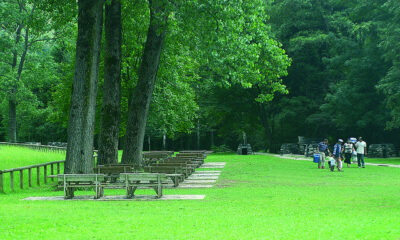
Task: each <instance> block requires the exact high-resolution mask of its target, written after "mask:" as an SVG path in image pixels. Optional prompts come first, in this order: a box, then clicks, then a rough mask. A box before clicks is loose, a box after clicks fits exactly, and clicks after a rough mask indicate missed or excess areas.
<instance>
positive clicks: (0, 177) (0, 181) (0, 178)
mask: <svg viewBox="0 0 400 240" xmlns="http://www.w3.org/2000/svg"><path fill="white" fill-rule="evenodd" d="M0 145H4V146H18V147H27V148H31V149H34V150H39V151H66V150H67V148H66V147H56V146H48V145H35V144H23V143H9V142H0ZM96 158H97V150H93V161H94V162H96ZM64 163H65V160H62V161H54V162H48V163H42V164H37V165H31V166H25V167H20V168H12V169H6V170H0V193H4V174H5V173H10V187H11V190H14V173H15V172H19V181H20V184H19V186H20V188H21V189H23V188H24V170H27V171H28V185H29V187H32V169H36V184H37V185H38V186H40V168H41V167H43V168H44V174H43V180H44V183H45V184H46V183H47V178H48V177H47V176H48V174H47V167H48V166H49V165H50V175H54V166H55V165H56V166H57V174H60V164H64ZM51 180H52V181H54V178H51Z"/></svg>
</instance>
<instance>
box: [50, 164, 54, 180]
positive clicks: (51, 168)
mask: <svg viewBox="0 0 400 240" xmlns="http://www.w3.org/2000/svg"><path fill="white" fill-rule="evenodd" d="M50 174H51V175H53V174H54V165H53V163H52V164H51V166H50ZM51 181H53V182H54V178H51Z"/></svg>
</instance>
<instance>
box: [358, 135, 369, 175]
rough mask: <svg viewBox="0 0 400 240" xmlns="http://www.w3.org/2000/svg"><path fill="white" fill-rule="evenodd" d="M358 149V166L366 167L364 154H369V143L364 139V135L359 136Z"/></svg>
mask: <svg viewBox="0 0 400 240" xmlns="http://www.w3.org/2000/svg"><path fill="white" fill-rule="evenodd" d="M356 151H357V162H358V167H361V164H362V167H363V168H365V162H364V156H366V155H367V143H366V142H364V141H363V138H362V137H359V138H358V142H357V143H356Z"/></svg>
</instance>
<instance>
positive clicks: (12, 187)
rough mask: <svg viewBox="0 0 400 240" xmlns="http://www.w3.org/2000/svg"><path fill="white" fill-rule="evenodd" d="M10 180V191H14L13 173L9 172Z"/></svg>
mask: <svg viewBox="0 0 400 240" xmlns="http://www.w3.org/2000/svg"><path fill="white" fill-rule="evenodd" d="M10 178H11V182H10V184H11V191H14V172H13V171H11V172H10Z"/></svg>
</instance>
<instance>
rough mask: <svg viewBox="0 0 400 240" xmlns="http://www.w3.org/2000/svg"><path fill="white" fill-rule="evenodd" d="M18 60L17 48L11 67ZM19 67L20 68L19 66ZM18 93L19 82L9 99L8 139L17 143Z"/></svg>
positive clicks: (16, 43)
mask: <svg viewBox="0 0 400 240" xmlns="http://www.w3.org/2000/svg"><path fill="white" fill-rule="evenodd" d="M21 12H22V5H20V13H21ZM23 26H24V25H23V24H22V23H18V27H17V31H16V34H15V45H18V43H19V41H20V39H21V31H22V28H23ZM17 61H18V53H17V50H14V51H13V60H12V64H11V68H12V70H13V71H14V70H15V68H16V67H17ZM18 69H19V68H18ZM16 93H17V84H15V85H14V87H13V89H12V93H11V94H10V98H9V100H8V112H9V115H8V141H9V142H12V143H15V142H17V100H16V96H15V95H16Z"/></svg>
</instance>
